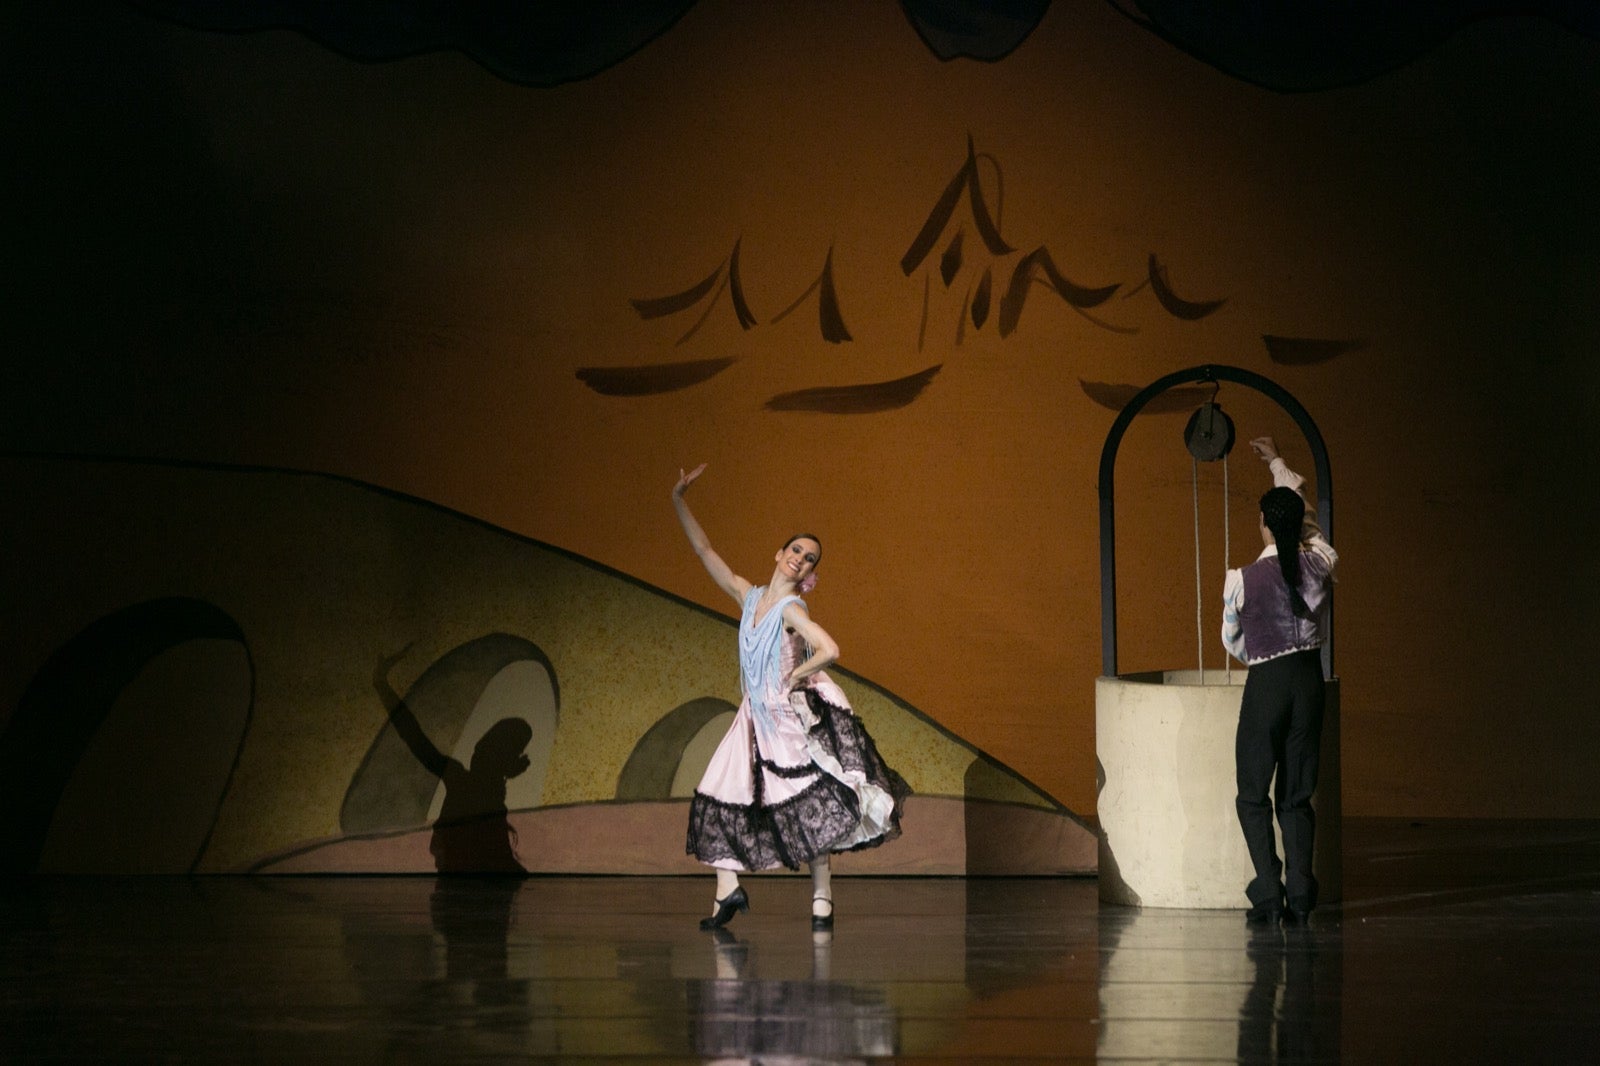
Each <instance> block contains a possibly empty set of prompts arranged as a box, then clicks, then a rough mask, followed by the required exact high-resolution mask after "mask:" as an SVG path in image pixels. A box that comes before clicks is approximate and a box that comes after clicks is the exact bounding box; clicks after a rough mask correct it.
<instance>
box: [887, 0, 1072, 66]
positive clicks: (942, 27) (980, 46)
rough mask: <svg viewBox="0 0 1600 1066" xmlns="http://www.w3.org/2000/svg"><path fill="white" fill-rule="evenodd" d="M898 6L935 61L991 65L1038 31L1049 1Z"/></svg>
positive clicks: (926, 0)
mask: <svg viewBox="0 0 1600 1066" xmlns="http://www.w3.org/2000/svg"><path fill="white" fill-rule="evenodd" d="M900 6H901V8H902V9H904V11H905V13H906V18H907V20H909V21H910V23H911V26H912V28H913V29H915V30H916V31H917V36H918V37H921V38H922V43H923V44H926V45H927V46H928V48H929V49H930V50H931V51H932V52H933V54H934V55H936V56H938V57H939V58H940V59H942V60H945V61H946V62H948V61H949V60H952V59H977V60H982V61H984V62H987V63H993V62H996V61H998V60H1001V59H1004V58H1005V57H1006V56H1008V55H1010V54H1011V53H1012V52H1013V51H1015V50H1016V49H1017V47H1018V46H1019V45H1021V44H1022V42H1023V41H1025V40H1027V39H1028V36H1029V35H1030V34H1031V33H1033V31H1034V30H1035V29H1037V28H1038V26H1039V23H1040V22H1041V21H1042V20H1043V19H1044V16H1045V12H1046V11H1048V10H1049V9H1050V0H901V3H900Z"/></svg>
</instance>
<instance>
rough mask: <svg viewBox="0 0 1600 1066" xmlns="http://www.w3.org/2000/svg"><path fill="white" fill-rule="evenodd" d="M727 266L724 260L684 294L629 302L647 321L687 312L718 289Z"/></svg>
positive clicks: (676, 293)
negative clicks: (723, 270)
mask: <svg viewBox="0 0 1600 1066" xmlns="http://www.w3.org/2000/svg"><path fill="white" fill-rule="evenodd" d="M738 248H739V245H738V243H737V242H735V244H734V250H735V252H737V251H738ZM727 265H728V261H727V260H726V259H724V260H723V261H722V262H720V263H718V264H717V269H715V270H713V271H712V272H711V273H710V274H707V275H706V277H705V280H704V281H697V282H695V283H694V284H693V285H691V286H689V287H688V288H687V289H684V290H683V291H682V292H675V293H672V294H671V295H669V296H651V297H646V298H644V299H639V300H629V301H628V302H629V303H630V304H632V305H633V309H634V310H635V311H637V312H638V313H639V317H640V318H642V319H645V320H646V321H648V320H649V319H652V318H664V317H666V316H667V315H675V314H677V313H678V312H679V311H687V310H688V309H689V308H691V307H693V306H694V305H695V304H697V303H699V302H700V301H701V300H703V299H705V298H706V294H707V293H709V292H710V291H711V290H712V289H713V288H714V287H716V284H717V282H718V281H720V280H722V268H723V267H725V266H727Z"/></svg>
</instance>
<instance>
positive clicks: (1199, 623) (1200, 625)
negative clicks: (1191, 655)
mask: <svg viewBox="0 0 1600 1066" xmlns="http://www.w3.org/2000/svg"><path fill="white" fill-rule="evenodd" d="M1189 462H1190V464H1191V465H1192V466H1193V468H1194V469H1193V472H1192V474H1191V475H1190V478H1189V484H1190V485H1191V486H1192V487H1193V488H1194V643H1195V653H1196V655H1197V656H1198V657H1199V662H1200V667H1199V669H1200V683H1201V684H1202V685H1203V684H1205V683H1206V641H1205V635H1204V633H1205V619H1204V616H1203V615H1202V613H1201V607H1200V603H1201V595H1200V460H1198V459H1190V460H1189Z"/></svg>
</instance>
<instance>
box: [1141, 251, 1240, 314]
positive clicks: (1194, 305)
mask: <svg viewBox="0 0 1600 1066" xmlns="http://www.w3.org/2000/svg"><path fill="white" fill-rule="evenodd" d="M1150 291H1151V292H1153V293H1155V294H1156V299H1157V300H1159V301H1160V302H1161V306H1162V307H1164V308H1166V310H1167V313H1168V314H1169V315H1171V316H1172V317H1174V318H1181V319H1184V320H1185V321H1188V322H1193V321H1197V320H1199V319H1202V318H1205V317H1206V316H1207V315H1209V314H1211V313H1212V312H1213V311H1215V310H1216V309H1217V308H1219V307H1221V306H1222V305H1223V304H1225V303H1227V302H1228V301H1227V300H1226V299H1223V300H1185V299H1183V298H1182V297H1181V296H1179V295H1178V294H1177V293H1175V292H1173V291H1172V287H1171V286H1170V285H1168V284H1167V268H1166V267H1164V266H1162V265H1161V261H1160V260H1159V259H1157V258H1156V254H1155V253H1154V252H1151V253H1150Z"/></svg>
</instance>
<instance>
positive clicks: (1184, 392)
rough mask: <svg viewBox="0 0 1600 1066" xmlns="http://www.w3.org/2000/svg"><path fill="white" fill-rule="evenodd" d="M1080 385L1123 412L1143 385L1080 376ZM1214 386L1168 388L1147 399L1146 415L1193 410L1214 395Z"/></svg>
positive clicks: (1109, 407) (1106, 405) (1104, 404)
mask: <svg viewBox="0 0 1600 1066" xmlns="http://www.w3.org/2000/svg"><path fill="white" fill-rule="evenodd" d="M1078 386H1079V387H1080V388H1081V389H1083V392H1084V395H1086V396H1088V397H1089V399H1091V400H1093V401H1094V402H1095V403H1097V404H1099V405H1100V406H1101V407H1104V408H1106V409H1107V410H1110V411H1120V410H1122V409H1123V408H1124V407H1126V406H1128V403H1129V401H1131V400H1132V399H1133V398H1134V397H1135V396H1137V395H1139V391H1140V388H1141V386H1138V385H1125V384H1121V383H1113V382H1107V381H1084V380H1083V379H1082V378H1079V379H1078ZM1215 391H1216V390H1215V389H1212V388H1210V387H1207V386H1195V387H1193V388H1177V389H1168V390H1167V391H1166V392H1163V393H1162V394H1161V395H1160V396H1155V397H1152V398H1151V399H1149V400H1148V401H1146V402H1145V405H1144V411H1145V413H1146V414H1174V413H1176V412H1179V411H1192V410H1194V409H1195V408H1196V407H1197V406H1199V405H1200V404H1203V403H1205V402H1206V401H1207V400H1208V399H1210V398H1211V396H1212V395H1213V393H1215Z"/></svg>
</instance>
